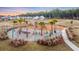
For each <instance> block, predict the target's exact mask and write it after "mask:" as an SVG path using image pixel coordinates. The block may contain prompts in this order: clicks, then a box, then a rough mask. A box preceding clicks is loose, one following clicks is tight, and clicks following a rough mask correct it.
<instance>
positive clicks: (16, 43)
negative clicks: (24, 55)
mask: <svg viewBox="0 0 79 59" xmlns="http://www.w3.org/2000/svg"><path fill="white" fill-rule="evenodd" d="M26 43H27V41H24V40H21V39H19V40H17V39H15V40H12V41H11V42H10V45H11V46H14V47H19V46H23V45H25V44H26Z"/></svg>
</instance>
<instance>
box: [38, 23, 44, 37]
mask: <svg viewBox="0 0 79 59" xmlns="http://www.w3.org/2000/svg"><path fill="white" fill-rule="evenodd" d="M39 25H40V26H41V36H42V30H43V27H44V26H45V23H44V22H40V23H39Z"/></svg>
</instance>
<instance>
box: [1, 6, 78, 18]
mask: <svg viewBox="0 0 79 59" xmlns="http://www.w3.org/2000/svg"><path fill="white" fill-rule="evenodd" d="M75 8H78V7H0V15H4V16H8V15H10V16H15V15H19V14H24V13H28V12H39V11H50V10H54V9H61V10H68V9H75Z"/></svg>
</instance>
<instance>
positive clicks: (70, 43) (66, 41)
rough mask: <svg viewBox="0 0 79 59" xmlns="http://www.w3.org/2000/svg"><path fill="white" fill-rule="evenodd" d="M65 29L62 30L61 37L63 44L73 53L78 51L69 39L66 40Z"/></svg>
mask: <svg viewBox="0 0 79 59" xmlns="http://www.w3.org/2000/svg"><path fill="white" fill-rule="evenodd" d="M65 30H66V28H65V29H64V30H62V36H63V39H64V42H65V43H66V44H67V45H68V46H69V47H70V48H71V49H72V50H74V51H79V48H78V47H77V46H76V45H75V44H73V43H72V42H71V41H70V40H69V39H68V36H67V33H66V31H65Z"/></svg>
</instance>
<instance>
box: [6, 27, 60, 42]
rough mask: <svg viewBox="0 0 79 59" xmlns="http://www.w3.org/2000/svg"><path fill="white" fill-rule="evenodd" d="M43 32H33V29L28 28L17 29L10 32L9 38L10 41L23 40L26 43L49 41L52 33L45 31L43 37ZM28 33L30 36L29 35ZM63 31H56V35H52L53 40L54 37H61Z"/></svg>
mask: <svg viewBox="0 0 79 59" xmlns="http://www.w3.org/2000/svg"><path fill="white" fill-rule="evenodd" d="M40 31H41V30H33V29H26V28H22V29H20V28H16V29H12V30H10V31H8V33H7V34H8V37H9V38H10V39H13V40H15V39H23V40H25V41H37V40H39V39H48V38H49V37H50V35H49V34H50V31H45V30H43V35H42V36H41V34H40ZM27 33H28V34H27ZM60 35H61V30H58V29H57V30H55V33H54V35H53V34H52V38H53V37H54V36H60Z"/></svg>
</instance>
